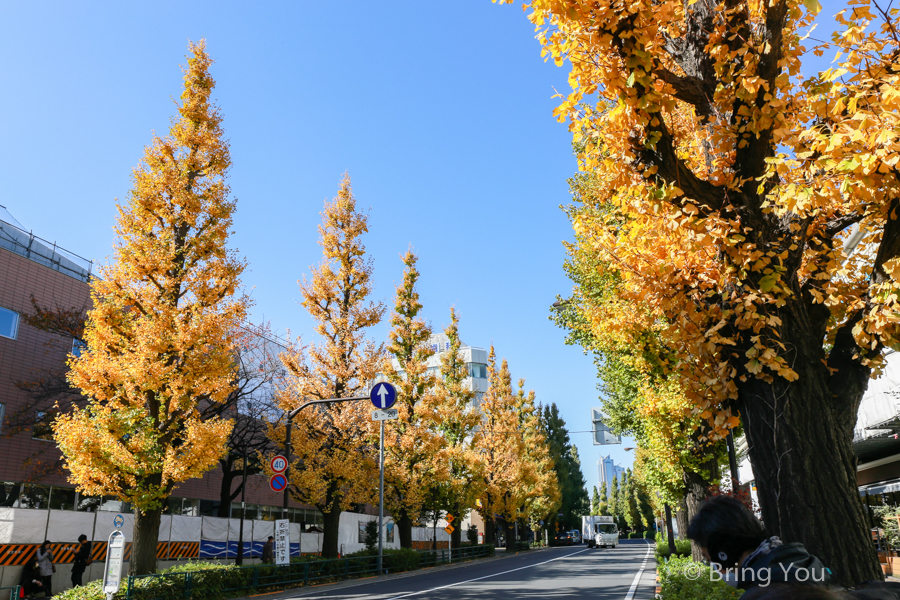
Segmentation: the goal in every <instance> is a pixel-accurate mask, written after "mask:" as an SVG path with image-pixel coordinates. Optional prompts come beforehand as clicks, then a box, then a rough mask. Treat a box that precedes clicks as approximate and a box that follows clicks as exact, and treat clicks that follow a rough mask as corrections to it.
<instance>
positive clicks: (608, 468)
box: [597, 456, 625, 490]
mask: <svg viewBox="0 0 900 600" xmlns="http://www.w3.org/2000/svg"><path fill="white" fill-rule="evenodd" d="M597 472H598V475H599V476H600V483H601V484H602V483H603V482H604V481H605V482H606V489H607V490H611V489H612V482H613V478H614V477H617V476H620V475H621V474H622V473H624V472H625V467H620V466H619V465H617V464H616V463H615V462H614V461H613V459H612V457H611V456H601V457H600V460H598V461H597Z"/></svg>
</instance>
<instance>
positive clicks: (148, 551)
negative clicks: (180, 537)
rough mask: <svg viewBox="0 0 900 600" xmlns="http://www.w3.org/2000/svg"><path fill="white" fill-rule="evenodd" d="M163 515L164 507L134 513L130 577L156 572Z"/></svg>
mask: <svg viewBox="0 0 900 600" xmlns="http://www.w3.org/2000/svg"><path fill="white" fill-rule="evenodd" d="M161 515H162V507H160V508H156V509H153V510H147V511H140V510H139V511H136V512H135V513H134V541H133V543H132V544H131V561H130V563H129V566H128V574H129V575H146V574H147V573H155V572H156V544H157V542H158V541H159V523H160V520H161Z"/></svg>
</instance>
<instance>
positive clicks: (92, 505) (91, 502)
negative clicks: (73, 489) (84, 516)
mask: <svg viewBox="0 0 900 600" xmlns="http://www.w3.org/2000/svg"><path fill="white" fill-rule="evenodd" d="M102 502H103V498H101V497H99V496H82V495H81V494H79V495H78V504H76V505H75V510H78V511H81V512H97V511H98V510H99V509H100V504H102Z"/></svg>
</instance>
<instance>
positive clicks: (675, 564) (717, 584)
mask: <svg viewBox="0 0 900 600" xmlns="http://www.w3.org/2000/svg"><path fill="white" fill-rule="evenodd" d="M658 565H659V583H660V588H661V591H660V595H659V597H660V599H661V600H732V599H733V598H738V597H740V595H741V594H742V593H743V590H739V589H737V588H733V587H730V586H729V585H728V584H726V583H725V582H724V581H721V580H713V578H712V577H711V576H710V569H709V567H708V566H706V565H704V564H702V563H698V562H694V561H693V560H691V559H690V558H688V557H681V556H675V557H672V558H670V559H669V560H668V562H664V563H658Z"/></svg>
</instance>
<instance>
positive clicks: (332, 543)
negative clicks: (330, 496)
mask: <svg viewBox="0 0 900 600" xmlns="http://www.w3.org/2000/svg"><path fill="white" fill-rule="evenodd" d="M337 505H338V502H333V503H332V509H331V512H324V511H323V513H322V515H323V516H324V517H325V519H324V520H325V524H324V527H323V529H324V533H323V534H322V558H337V557H338V533H340V525H341V509H340V508H339V507H338V506H337Z"/></svg>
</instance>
